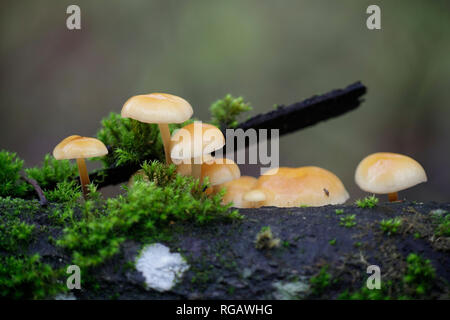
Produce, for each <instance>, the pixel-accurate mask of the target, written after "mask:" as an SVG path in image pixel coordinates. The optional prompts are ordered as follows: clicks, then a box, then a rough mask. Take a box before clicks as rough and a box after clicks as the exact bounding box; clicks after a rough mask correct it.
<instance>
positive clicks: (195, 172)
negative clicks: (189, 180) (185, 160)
mask: <svg viewBox="0 0 450 320" xmlns="http://www.w3.org/2000/svg"><path fill="white" fill-rule="evenodd" d="M201 160H202V156H199V157H196V158H192V176H193V177H194V178H195V179H199V180H200V178H201V177H202V161H201Z"/></svg>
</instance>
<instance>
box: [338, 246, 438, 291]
mask: <svg viewBox="0 0 450 320" xmlns="http://www.w3.org/2000/svg"><path fill="white" fill-rule="evenodd" d="M402 274H403V275H401V276H400V278H396V279H393V280H387V281H385V282H382V283H381V288H380V289H373V290H370V289H368V288H367V286H366V282H365V281H364V285H363V286H362V287H361V289H359V290H357V291H355V292H351V293H350V292H349V291H348V290H345V291H344V292H343V293H341V294H340V295H339V296H338V299H346V300H388V299H401V300H405V299H418V298H423V297H427V295H428V294H429V293H430V290H431V288H432V287H433V283H434V280H435V278H436V271H435V269H434V268H433V266H432V265H431V262H430V260H428V259H423V258H422V257H421V256H420V255H418V254H415V253H411V254H409V255H408V257H407V258H406V268H405V269H404V271H403V273H402Z"/></svg>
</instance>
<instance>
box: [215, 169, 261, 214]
mask: <svg viewBox="0 0 450 320" xmlns="http://www.w3.org/2000/svg"><path fill="white" fill-rule="evenodd" d="M257 182H258V179H256V178H254V177H249V176H242V177H240V178H238V179H234V180H231V181H228V182H225V183H222V184H220V185H217V186H216V189H225V190H226V192H225V195H224V196H223V199H222V203H223V204H228V203H230V202H233V206H234V207H236V208H254V207H255V206H256V205H255V202H253V201H246V200H244V194H245V193H246V192H248V191H250V190H252V189H253V188H254V187H255V185H256V183H257Z"/></svg>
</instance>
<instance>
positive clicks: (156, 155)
mask: <svg viewBox="0 0 450 320" xmlns="http://www.w3.org/2000/svg"><path fill="white" fill-rule="evenodd" d="M190 122H192V120H188V121H186V122H185V123H182V124H170V125H169V128H170V131H171V132H173V131H174V130H175V129H177V128H181V127H182V126H184V125H186V124H188V123H190ZM101 124H102V127H101V129H100V130H99V131H98V132H97V138H98V139H99V140H101V141H102V142H103V143H104V144H105V145H106V146H107V147H108V148H109V149H110V150H112V152H110V153H108V154H107V155H106V156H104V157H102V158H101V160H102V161H103V163H104V164H105V166H106V167H110V166H119V165H125V164H140V163H143V162H144V161H145V160H160V161H162V160H163V159H164V150H163V144H162V140H161V136H160V132H159V129H158V126H157V125H156V124H148V123H142V122H139V121H136V120H134V119H130V118H122V117H121V116H120V114H117V113H115V112H111V113H110V114H109V116H108V117H106V118H104V119H103V120H102V122H101Z"/></svg>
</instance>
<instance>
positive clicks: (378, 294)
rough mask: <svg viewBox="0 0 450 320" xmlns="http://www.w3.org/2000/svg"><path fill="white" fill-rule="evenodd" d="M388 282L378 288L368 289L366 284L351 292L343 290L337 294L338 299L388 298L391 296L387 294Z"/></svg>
mask: <svg viewBox="0 0 450 320" xmlns="http://www.w3.org/2000/svg"><path fill="white" fill-rule="evenodd" d="M388 287H389V284H388V285H386V286H383V285H381V288H380V289H372V290H370V289H369V288H367V286H363V287H362V288H361V289H360V290H358V291H355V292H353V293H349V292H348V290H345V291H344V292H342V293H341V294H339V296H338V299H340V300H390V299H391V297H390V296H389V294H388V290H387V288H388Z"/></svg>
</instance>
